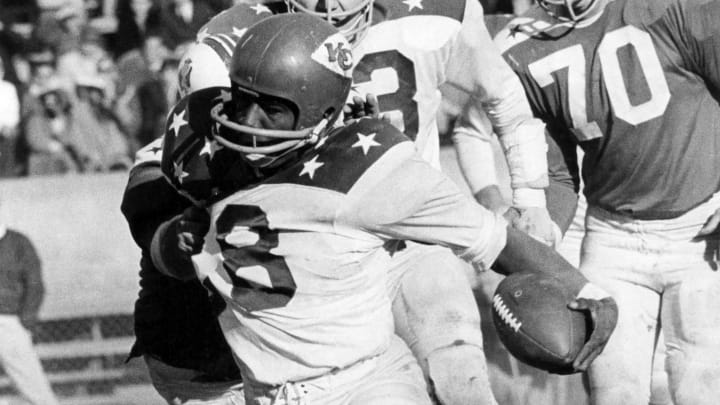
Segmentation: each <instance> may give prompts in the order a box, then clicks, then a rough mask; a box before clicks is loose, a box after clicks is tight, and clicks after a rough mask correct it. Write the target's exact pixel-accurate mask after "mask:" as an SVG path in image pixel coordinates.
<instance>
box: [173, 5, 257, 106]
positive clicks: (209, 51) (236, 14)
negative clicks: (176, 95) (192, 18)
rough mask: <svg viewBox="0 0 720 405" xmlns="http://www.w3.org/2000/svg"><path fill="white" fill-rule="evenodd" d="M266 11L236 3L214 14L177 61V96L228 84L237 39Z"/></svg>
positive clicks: (228, 85)
mask: <svg viewBox="0 0 720 405" xmlns="http://www.w3.org/2000/svg"><path fill="white" fill-rule="evenodd" d="M267 15H268V14H266V13H262V14H258V13H257V12H255V10H253V9H252V8H251V7H250V6H249V5H247V4H242V3H241V4H237V5H235V6H233V7H231V8H229V9H227V10H225V11H223V12H222V13H220V14H218V15H216V16H215V17H213V18H212V19H211V20H210V21H208V22H207V23H206V24H205V25H204V26H203V27H202V28H200V30H199V31H198V34H197V37H196V39H195V42H194V43H193V44H192V45H190V46H189V47H188V49H187V50H186V51H185V53H184V54H183V56H182V58H181V59H180V63H179V64H178V89H179V92H180V97H185V96H186V95H188V94H190V93H192V92H195V91H198V90H202V89H206V88H209V87H230V78H229V77H228V66H229V65H230V60H231V59H232V53H233V50H234V49H235V45H236V44H237V40H238V39H239V38H240V37H241V36H242V34H243V33H245V30H246V28H247V27H249V26H250V25H252V24H254V23H256V22H258V21H260V20H262V19H264V18H266V17H267Z"/></svg>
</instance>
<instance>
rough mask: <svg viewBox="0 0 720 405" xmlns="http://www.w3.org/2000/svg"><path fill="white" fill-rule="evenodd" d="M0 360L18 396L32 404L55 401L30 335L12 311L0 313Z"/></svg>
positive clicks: (46, 403)
mask: <svg viewBox="0 0 720 405" xmlns="http://www.w3.org/2000/svg"><path fill="white" fill-rule="evenodd" d="M0 339H1V340H2V342H1V343H0V363H2V367H3V368H4V369H5V373H6V374H7V375H8V377H10V379H11V380H12V382H13V384H15V387H16V388H17V390H18V392H19V393H20V395H21V396H22V397H24V398H25V399H26V400H28V401H29V402H30V403H32V404H35V405H54V404H57V399H56V398H55V394H54V393H53V391H52V389H51V388H50V383H49V382H48V379H47V377H46V376H45V372H44V371H43V368H42V365H41V364H40V359H39V358H38V355H37V353H36V352H35V348H34V347H33V343H32V338H31V337H30V334H29V333H28V331H27V330H26V329H25V328H24V327H23V326H22V324H21V323H20V320H19V319H18V317H17V316H15V315H0Z"/></svg>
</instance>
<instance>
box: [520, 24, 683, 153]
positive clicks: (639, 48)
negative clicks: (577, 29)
mask: <svg viewBox="0 0 720 405" xmlns="http://www.w3.org/2000/svg"><path fill="white" fill-rule="evenodd" d="M625 46H631V47H632V49H633V50H634V53H635V55H636V57H637V60H638V62H639V67H640V69H641V70H642V73H643V75H644V77H645V85H646V86H647V88H648V89H649V91H650V98H649V99H647V100H645V101H644V102H642V103H639V104H636V105H633V104H632V103H631V101H630V96H629V95H628V88H627V87H626V84H625V79H624V78H623V72H622V69H621V65H620V61H619V59H618V50H619V49H620V48H622V47H625ZM596 56H597V58H598V60H599V61H600V67H601V70H602V80H603V82H604V84H605V89H606V90H607V94H608V98H609V99H610V104H611V106H612V111H613V114H614V115H615V116H616V117H617V118H620V119H622V120H623V121H625V122H627V123H629V124H631V125H638V124H641V123H643V122H646V121H649V120H651V119H653V118H656V117H659V116H661V115H662V114H663V113H664V112H665V109H666V108H667V105H668V102H669V101H670V89H669V87H668V84H667V80H666V79H665V75H664V74H663V68H662V65H661V63H660V59H659V58H658V56H657V53H656V51H655V46H654V45H653V42H652V38H650V35H649V34H648V33H647V32H645V31H642V30H640V29H638V28H636V27H633V26H631V25H628V26H625V27H622V28H618V29H616V30H613V31H610V32H608V33H607V34H605V37H604V38H603V39H602V40H601V41H600V45H599V46H598V48H597V54H596ZM586 60H587V59H586V58H585V50H584V49H583V46H582V45H581V44H577V45H573V46H570V47H567V48H564V49H561V50H559V51H556V52H554V53H552V54H550V55H548V56H546V57H544V58H542V59H540V60H538V61H536V62H533V63H531V64H529V65H528V70H529V71H530V74H531V75H532V77H533V78H534V79H535V81H536V82H537V84H538V85H539V86H540V87H545V86H549V85H550V84H552V83H553V82H554V81H555V77H554V76H553V73H554V72H557V71H560V70H562V69H567V92H568V108H569V110H570V117H571V119H572V125H573V128H574V129H575V131H574V132H575V135H576V136H578V139H579V140H580V141H589V140H591V139H595V138H599V137H601V136H602V134H601V133H600V130H599V128H598V127H597V125H594V123H593V122H588V116H587V114H588V113H587V99H586V94H585V93H586V86H587V78H586V72H587V69H586Z"/></svg>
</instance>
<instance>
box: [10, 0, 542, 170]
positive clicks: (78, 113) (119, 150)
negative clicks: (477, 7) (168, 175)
mask: <svg viewBox="0 0 720 405" xmlns="http://www.w3.org/2000/svg"><path fill="white" fill-rule="evenodd" d="M104 1H112V0H104ZM237 1H238V0H115V1H114V3H113V4H112V5H111V9H112V10H113V11H112V12H113V13H114V15H112V16H110V17H111V18H110V19H109V21H110V22H111V23H110V24H109V25H108V24H107V21H108V19H107V18H105V19H103V18H97V17H103V13H104V11H103V9H107V7H105V4H104V3H98V2H97V1H96V0H32V1H31V0H0V177H15V176H26V175H48V174H63V173H79V172H103V171H112V170H127V169H128V168H129V167H130V165H131V163H132V156H133V155H134V153H135V151H136V150H137V149H138V148H139V147H141V146H143V145H145V144H147V143H149V142H150V141H151V140H153V139H154V138H156V137H157V136H158V135H160V134H161V133H162V130H163V126H164V122H165V115H166V113H167V111H168V110H169V108H170V107H171V106H172V105H173V104H174V103H175V102H176V101H177V100H176V98H177V89H176V83H177V80H176V76H177V64H178V61H179V59H180V56H181V55H182V53H183V51H184V49H185V47H186V46H187V44H188V43H189V42H190V41H193V40H194V38H195V33H196V32H197V30H198V29H199V28H200V27H201V26H202V25H203V24H204V23H205V22H207V21H208V20H209V19H210V18H211V17H212V16H213V15H214V14H216V13H218V12H220V11H222V10H223V9H225V8H227V7H230V6H232V5H233V3H234V2H237ZM240 1H247V0H240ZM515 1H517V0H515ZM515 1H513V2H511V1H509V0H505V1H503V0H487V1H482V3H483V5H484V6H485V9H486V12H488V13H490V12H509V11H511V10H512V7H513V3H515ZM526 2H529V0H526ZM104 17H107V16H104ZM103 23H104V24H103ZM108 27H109V28H108Z"/></svg>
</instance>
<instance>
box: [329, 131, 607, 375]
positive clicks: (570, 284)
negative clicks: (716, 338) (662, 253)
mask: <svg viewBox="0 0 720 405" xmlns="http://www.w3.org/2000/svg"><path fill="white" fill-rule="evenodd" d="M407 148H411V145H409V143H408V142H406V143H404V144H400V145H398V146H395V147H394V148H393V149H391V150H390V151H388V152H386V155H385V156H383V159H381V160H380V161H378V163H376V164H375V165H374V166H373V167H372V168H371V172H369V173H368V174H367V176H365V178H364V179H363V180H364V182H363V181H361V182H359V183H358V184H357V185H356V186H355V187H354V190H353V192H352V193H350V194H349V199H348V204H347V206H346V207H344V209H343V210H342V211H341V212H340V213H339V217H340V218H342V219H343V221H348V222H351V223H354V224H353V225H354V226H357V227H360V228H361V229H366V230H368V231H370V232H372V233H374V234H377V235H380V236H382V237H385V238H388V239H406V240H415V241H419V242H424V243H429V244H436V245H441V246H446V247H448V248H450V249H452V250H453V252H455V254H456V255H458V257H460V258H462V259H464V260H466V261H468V262H470V263H472V264H473V265H474V267H475V268H476V269H477V270H479V271H485V270H487V269H490V268H493V269H495V270H496V271H498V272H500V273H502V274H509V273H515V272H545V273H549V274H552V275H554V276H556V277H558V278H560V279H561V280H563V281H564V283H565V285H566V287H567V288H568V289H569V291H570V292H571V293H572V294H573V295H574V296H576V297H577V299H576V301H575V302H574V304H573V306H574V308H576V309H579V310H587V311H589V312H590V314H591V317H592V319H593V321H594V322H595V330H594V331H593V335H592V337H591V339H590V341H589V342H588V344H587V345H586V347H585V349H584V350H583V351H582V352H581V356H579V357H578V359H577V364H576V366H577V367H578V369H585V368H586V367H587V365H588V364H589V362H590V361H592V359H593V358H594V357H595V356H597V355H598V354H599V353H600V351H602V348H603V347H604V345H605V343H606V342H607V339H608V338H609V336H610V334H611V333H612V330H613V328H614V325H615V322H616V319H617V308H616V306H615V302H614V301H613V300H612V298H610V297H609V296H608V295H607V294H604V293H602V292H601V290H600V289H599V288H597V287H595V286H593V285H592V284H590V283H589V282H588V281H587V279H586V278H585V277H584V276H583V275H582V274H581V273H580V272H579V271H578V270H577V269H575V268H574V267H572V265H570V264H569V263H568V262H567V261H565V260H564V259H563V258H562V257H561V256H560V255H559V254H558V253H557V252H555V251H554V250H553V249H551V248H549V247H547V246H545V245H544V244H542V243H540V242H537V241H535V240H534V239H533V238H531V237H529V236H527V235H526V234H524V233H523V232H520V231H518V230H516V229H513V228H512V227H510V226H508V224H507V222H506V221H505V220H504V218H503V217H502V216H500V215H498V214H495V213H492V212H490V211H489V210H487V209H485V208H483V207H482V206H480V205H479V204H477V203H475V202H474V201H472V200H471V199H470V198H469V197H467V196H465V195H463V194H462V193H461V192H460V191H459V190H458V188H457V186H456V185H455V184H454V183H453V182H452V180H450V179H449V178H448V177H447V176H446V175H445V174H443V173H441V172H439V171H437V170H436V169H434V168H433V167H432V166H430V165H429V164H428V163H427V162H425V161H423V160H422V159H421V158H420V157H417V156H413V157H408V155H410V154H411V153H412V151H411V150H404V149H407ZM372 171H375V173H373V172H372ZM372 179H378V180H376V181H374V180H372Z"/></svg>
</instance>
